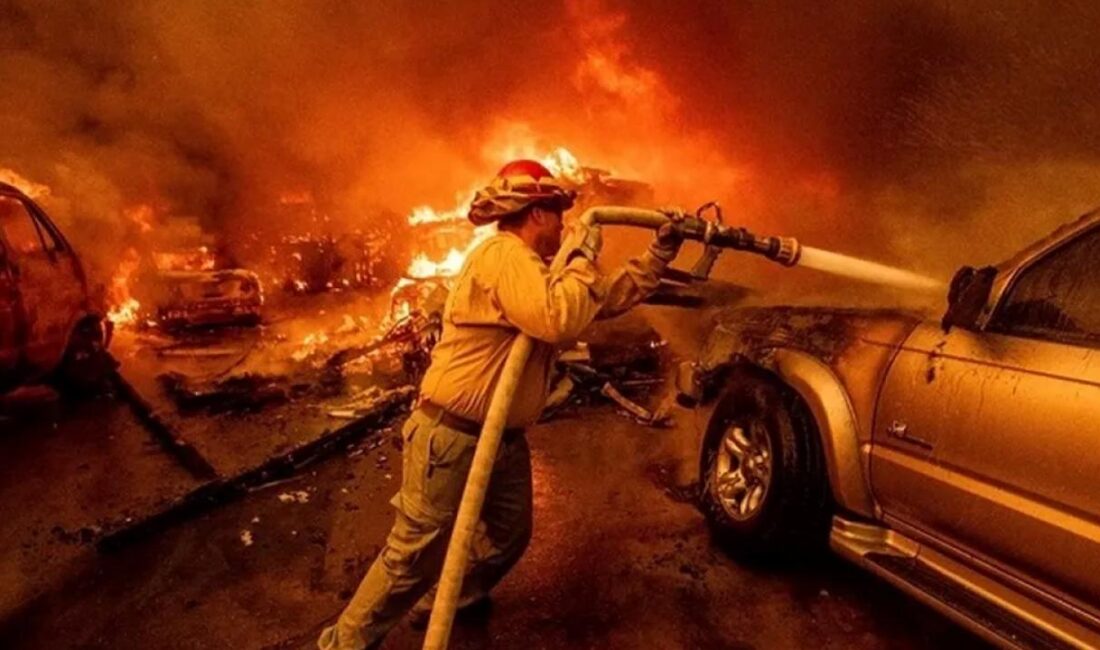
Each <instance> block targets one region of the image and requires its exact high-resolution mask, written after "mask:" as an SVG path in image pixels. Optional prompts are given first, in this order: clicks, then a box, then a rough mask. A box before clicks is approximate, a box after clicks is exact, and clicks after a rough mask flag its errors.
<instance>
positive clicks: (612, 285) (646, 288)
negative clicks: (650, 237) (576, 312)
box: [597, 251, 667, 318]
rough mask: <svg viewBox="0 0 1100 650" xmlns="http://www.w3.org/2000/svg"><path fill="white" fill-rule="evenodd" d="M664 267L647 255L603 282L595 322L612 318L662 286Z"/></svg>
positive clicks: (638, 258)
mask: <svg viewBox="0 0 1100 650" xmlns="http://www.w3.org/2000/svg"><path fill="white" fill-rule="evenodd" d="M666 266H667V263H666V262H664V261H662V260H660V259H658V258H657V257H655V256H654V255H653V254H652V253H650V252H649V251H646V252H645V253H643V254H642V255H641V256H639V257H635V258H634V259H632V260H630V261H628V262H627V263H626V264H624V265H623V266H622V267H620V268H619V269H617V270H616V271H615V272H614V273H611V274H610V275H608V276H607V277H606V278H605V279H604V283H605V286H606V288H605V289H604V294H605V295H604V299H603V305H602V306H601V309H600V312H599V314H598V316H597V318H611V317H613V316H618V315H619V314H621V313H623V312H625V311H627V310H628V309H630V308H631V307H633V306H634V305H637V304H638V303H640V302H641V301H643V300H645V299H646V298H647V297H648V296H650V295H651V294H652V293H653V292H654V291H656V290H657V286H658V285H659V284H660V283H661V273H662V272H663V271H664V270H665V267H666Z"/></svg>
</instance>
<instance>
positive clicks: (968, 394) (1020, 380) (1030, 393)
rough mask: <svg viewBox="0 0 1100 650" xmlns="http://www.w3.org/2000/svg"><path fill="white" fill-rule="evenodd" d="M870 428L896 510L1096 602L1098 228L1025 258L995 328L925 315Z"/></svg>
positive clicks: (884, 493)
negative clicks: (934, 320) (939, 321)
mask: <svg viewBox="0 0 1100 650" xmlns="http://www.w3.org/2000/svg"><path fill="white" fill-rule="evenodd" d="M874 438H875V445H874V446H875V448H876V449H875V450H874V451H873V452H872V454H873V455H872V483H873V487H874V490H875V494H876V496H877V497H878V498H879V500H880V503H882V505H883V507H884V509H885V511H886V512H887V514H888V516H890V517H892V518H895V519H896V520H897V521H900V522H903V523H905V524H908V525H910V526H913V527H915V528H918V529H920V530H922V531H924V532H925V533H927V534H929V535H932V536H933V537H937V538H939V539H941V540H943V541H945V542H947V543H948V544H950V545H952V546H954V547H956V548H957V549H959V550H961V551H962V552H963V553H968V554H972V555H975V556H977V557H979V558H982V559H983V560H985V561H987V562H989V563H990V564H992V565H993V566H996V567H998V568H1000V569H1001V570H1003V571H1005V572H1007V573H1009V574H1011V575H1014V576H1015V577H1016V578H1019V579H1022V580H1024V581H1025V582H1027V583H1029V584H1031V585H1033V586H1037V587H1039V588H1040V589H1042V590H1043V591H1044V592H1046V593H1048V594H1051V595H1053V596H1055V597H1057V598H1059V600H1061V601H1063V602H1070V603H1073V604H1075V605H1076V606H1077V607H1078V608H1079V609H1081V610H1084V611H1091V612H1092V613H1093V615H1097V614H1100V611H1098V610H1097V605H1098V604H1100V490H1097V489H1096V485H1097V477H1098V476H1100V229H1094V230H1092V231H1091V232H1085V233H1082V234H1081V235H1080V236H1078V238H1076V239H1074V240H1072V241H1070V242H1068V243H1067V244H1064V245H1062V246H1060V247H1057V248H1055V249H1054V250H1052V251H1050V252H1048V253H1047V254H1045V255H1044V256H1042V257H1040V258H1039V259H1037V260H1035V261H1033V262H1031V263H1030V264H1029V265H1028V266H1027V267H1026V268H1024V269H1022V270H1021V272H1020V273H1019V275H1018V277H1017V278H1016V280H1015V281H1014V282H1013V283H1012V285H1011V286H1010V287H1009V288H1008V290H1007V291H1006V293H1005V295H1004V298H1002V300H1001V301H1000V304H999V305H998V306H997V307H996V308H995V311H994V313H993V316H992V318H991V321H990V325H989V326H988V327H987V328H986V331H981V332H974V331H967V330H964V329H958V328H956V329H953V330H952V331H951V332H950V333H949V334H946V335H945V334H944V333H943V331H942V330H941V329H940V328H939V327H937V326H935V325H926V326H923V327H921V328H918V330H917V331H915V332H914V333H913V335H912V336H911V337H910V339H909V340H908V341H907V342H906V345H905V350H903V351H902V353H901V354H900V355H899V357H898V359H897V361H896V364H895V366H894V367H893V368H892V369H891V371H890V374H889V376H888V377H887V380H886V383H885V385H884V387H883V392H882V397H881V400H880V404H879V410H878V413H877V415H876V418H875V431H874Z"/></svg>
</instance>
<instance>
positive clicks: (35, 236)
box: [0, 196, 45, 254]
mask: <svg viewBox="0 0 1100 650" xmlns="http://www.w3.org/2000/svg"><path fill="white" fill-rule="evenodd" d="M0 228H2V229H3V230H4V237H5V238H6V239H7V240H8V245H9V246H10V247H11V249H12V250H14V251H16V252H17V253H23V254H26V253H41V252H43V251H44V250H45V247H44V246H43V242H42V235H41V232H40V226H39V225H38V223H37V222H35V220H34V218H33V217H32V216H31V214H30V212H28V211H27V207H26V206H25V205H24V204H23V202H22V201H19V200H18V199H14V198H12V197H9V196H0Z"/></svg>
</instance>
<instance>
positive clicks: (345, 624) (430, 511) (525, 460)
mask: <svg viewBox="0 0 1100 650" xmlns="http://www.w3.org/2000/svg"><path fill="white" fill-rule="evenodd" d="M402 436H403V438H404V447H403V453H402V457H403V462H402V479H401V490H400V491H399V492H398V493H397V495H395V496H394V498H393V500H392V501H391V503H392V504H393V506H394V508H396V510H397V516H396V519H395V521H394V524H393V529H392V530H390V534H389V537H388V538H387V539H386V546H385V547H384V548H383V549H382V551H381V552H380V553H379V554H378V557H377V558H375V560H374V563H373V564H372V565H371V567H370V570H369V571H367V575H366V577H365V578H363V582H362V583H360V585H359V589H358V590H356V592H355V596H353V597H352V599H351V602H350V603H348V606H347V608H346V609H345V610H344V612H343V613H342V614H341V615H340V618H339V620H337V622H336V624H335V625H334V626H332V627H329V628H326V629H325V630H324V631H323V632H322V633H321V637H320V639H318V642H317V646H318V647H319V648H321V650H335V649H340V650H344V649H351V648H354V649H355V650H360V649H362V648H365V647H368V646H373V645H375V644H376V643H380V642H381V640H382V638H383V637H385V635H386V633H387V632H388V631H389V630H390V629H391V628H392V627H393V626H394V625H396V624H397V622H398V621H400V620H401V617H402V616H403V615H404V614H405V613H406V612H408V611H409V610H410V609H412V608H413V607H414V605H415V606H416V608H417V609H422V608H430V607H431V602H432V598H434V593H435V584H436V581H437V580H438V579H439V574H440V571H441V570H442V568H443V559H444V557H445V556H446V553H447V543H448V541H449V540H450V536H451V525H452V523H453V521H454V516H455V513H456V511H457V510H458V504H459V501H461V499H462V490H463V487H464V486H465V484H466V475H467V474H468V473H469V471H470V463H471V461H472V460H473V458H474V448H475V447H476V445H477V438H476V437H474V436H471V435H469V434H466V433H462V432H460V431H457V430H455V429H452V428H450V427H447V426H444V425H443V424H441V423H440V422H439V421H438V419H433V418H430V417H428V416H427V415H426V414H424V413H423V412H421V411H419V410H416V411H413V413H412V415H411V416H409V420H408V421H407V422H406V423H405V427H404V429H403V430H402ZM530 539H531V457H530V452H529V450H528V447H527V441H526V439H525V438H524V436H523V435H519V436H516V437H514V438H512V439H508V440H505V441H503V442H502V443H501V447H500V451H499V452H498V454H497V460H496V464H495V465H494V469H493V475H492V479H491V480H490V482H489V491H488V493H487V494H486V497H485V506H484V508H483V510H482V513H481V522H480V523H479V524H478V529H477V534H476V535H475V537H474V541H473V544H472V545H471V549H470V563H469V565H468V566H469V568H468V569H467V573H466V576H465V579H464V580H463V582H462V595H461V599H460V601H459V606H462V605H465V604H469V603H472V602H474V601H476V600H478V599H480V598H483V597H485V596H487V595H488V593H489V590H490V589H492V588H493V586H494V585H496V584H497V582H499V581H500V579H501V578H503V577H504V575H505V574H506V573H508V570H509V569H511V568H512V566H514V565H515V563H516V562H517V561H518V560H519V558H520V556H521V555H523V551H524V550H525V549H526V548H527V543H528V542H529V541H530ZM418 601H420V602H418Z"/></svg>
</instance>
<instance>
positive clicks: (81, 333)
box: [55, 318, 118, 396]
mask: <svg viewBox="0 0 1100 650" xmlns="http://www.w3.org/2000/svg"><path fill="white" fill-rule="evenodd" d="M117 365H118V364H117V363H116V362H115V360H114V358H113V357H111V355H110V353H108V352H107V338H106V336H105V334H104V330H103V321H102V320H100V319H98V318H85V319H83V320H81V321H80V322H78V323H77V324H76V326H75V327H74V328H73V333H72V335H71V336H70V337H69V344H68V347H67V348H66V349H65V356H64V357H62V359H61V365H60V366H58V369H57V372H56V374H55V379H56V381H55V383H56V384H57V387H58V388H59V389H61V391H62V392H64V393H66V394H69V395H76V396H83V395H95V394H99V393H102V392H104V391H106V390H107V389H108V387H109V380H110V377H111V374H112V373H113V372H114V370H115V368H116V367H117Z"/></svg>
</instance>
